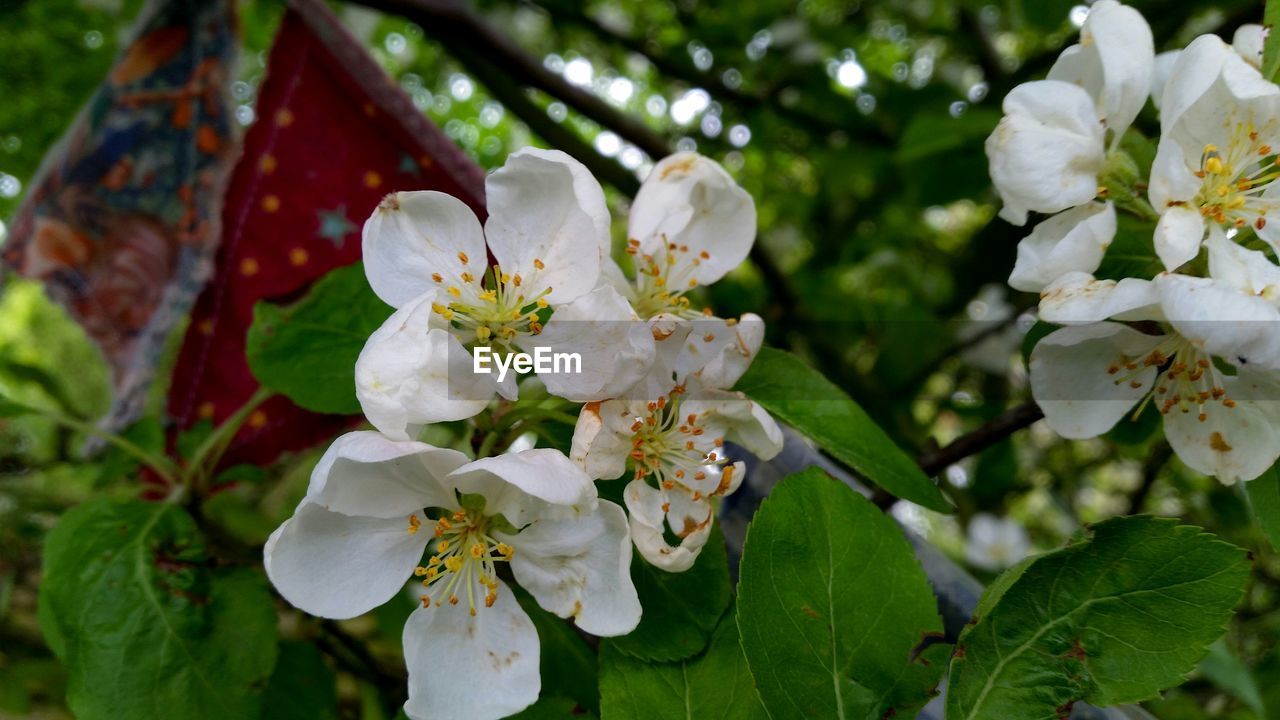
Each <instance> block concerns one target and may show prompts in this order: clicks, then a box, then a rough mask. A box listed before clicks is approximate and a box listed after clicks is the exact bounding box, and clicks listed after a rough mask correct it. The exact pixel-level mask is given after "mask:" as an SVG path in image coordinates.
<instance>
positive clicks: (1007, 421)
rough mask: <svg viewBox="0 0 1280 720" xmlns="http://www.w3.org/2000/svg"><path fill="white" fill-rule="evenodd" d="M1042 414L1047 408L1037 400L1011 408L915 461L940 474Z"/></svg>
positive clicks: (923, 467)
mask: <svg viewBox="0 0 1280 720" xmlns="http://www.w3.org/2000/svg"><path fill="white" fill-rule="evenodd" d="M1042 417H1044V412H1043V411H1042V410H1041V409H1040V407H1039V406H1038V405H1036V404H1035V403H1034V402H1027V403H1024V404H1022V405H1019V406H1017V407H1015V408H1010V409H1009V410H1006V411H1005V412H1004V413H1003V414H1002V415H1000V416H999V417H997V418H995V419H994V420H992V421H990V422H988V423H987V424H985V425H983V426H982V427H980V428H978V429H977V430H974V431H973V432H970V433H968V434H966V435H961V436H960V437H958V438H956V440H955V441H954V442H952V443H949V444H948V445H945V446H943V447H941V448H938V449H936V450H926V451H925V452H922V453H920V455H919V457H917V458H916V463H917V464H918V465H919V466H920V468H921V469H922V470H924V472H925V474H926V475H930V476H933V475H937V474H938V473H940V472H942V471H943V470H945V469H947V467H949V466H951V465H954V464H955V463H957V462H959V461H961V460H963V459H965V458H967V457H969V456H970V455H977V454H978V453H980V452H982V451H983V450H986V449H987V448H989V447H991V446H992V445H995V444H996V443H998V442H1000V441H1001V440H1003V439H1005V438H1007V437H1009V436H1010V435H1012V434H1013V433H1015V432H1017V431H1019V430H1021V429H1023V428H1025V427H1029V426H1030V425H1031V424H1032V423H1034V422H1035V421H1037V420H1039V419H1040V418H1042Z"/></svg>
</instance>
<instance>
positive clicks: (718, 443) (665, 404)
mask: <svg viewBox="0 0 1280 720" xmlns="http://www.w3.org/2000/svg"><path fill="white" fill-rule="evenodd" d="M654 327H655V329H656V330H657V333H656V337H660V338H661V339H660V340H659V342H658V345H659V351H658V359H657V360H656V361H655V369H654V371H653V372H652V373H651V375H650V377H649V378H647V379H646V381H645V382H643V383H641V384H640V385H638V386H637V387H636V388H634V389H633V391H632V393H630V394H629V396H630V397H631V398H637V399H615V400H609V401H607V402H602V403H590V404H588V405H586V406H585V407H583V409H582V413H581V414H580V415H579V416H578V424H577V427H576V428H575V429H574V434H573V449H572V451H571V453H570V454H571V456H572V457H573V459H574V460H575V461H577V462H579V463H581V464H582V466H583V467H584V468H585V469H586V471H587V474H588V475H589V476H591V477H593V478H597V479H613V478H617V477H619V476H621V475H622V474H623V473H625V472H627V470H628V468H629V469H630V477H631V482H630V483H629V484H628V485H627V488H626V491H625V495H624V498H625V501H626V504H627V509H628V510H629V511H630V517H631V536H632V539H633V540H634V541H635V544H636V548H637V549H639V550H640V554H641V555H643V556H644V557H645V559H646V560H648V561H649V562H650V563H652V564H653V565H655V566H657V567H660V568H663V569H665V570H668V571H671V572H680V571H684V570H687V569H689V567H690V566H692V565H693V562H694V561H695V560H696V559H697V557H698V554H699V552H701V550H702V547H703V546H704V545H705V544H706V542H707V538H708V537H709V535H710V533H711V526H712V522H713V520H714V518H715V507H714V506H713V505H712V502H711V501H712V499H713V498H718V497H723V496H726V495H729V494H731V493H732V492H734V491H735V490H737V488H738V486H739V484H740V483H741V482H742V477H743V472H744V465H743V463H742V462H733V463H731V462H730V460H729V458H728V456H727V455H726V451H725V448H724V443H725V441H726V440H728V441H730V442H734V443H737V444H739V445H741V446H742V447H744V448H746V449H747V450H748V451H749V452H751V453H752V454H754V455H756V456H757V457H759V458H761V459H764V460H767V459H769V458H772V457H773V456H774V455H777V454H778V452H779V451H781V449H782V433H781V431H780V429H779V428H778V426H777V424H776V423H775V422H774V421H773V418H771V417H770V416H769V414H768V413H767V412H765V410H764V409H763V408H761V407H760V406H759V405H757V404H755V403H754V402H752V401H751V400H749V399H748V398H747V397H746V396H745V395H743V394H741V393H737V392H733V391H730V390H728V389H727V388H730V387H733V385H734V383H736V382H737V381H738V378H740V377H741V376H742V374H743V373H744V372H745V371H746V369H747V367H748V366H749V365H750V364H751V361H752V359H754V358H755V355H756V352H758V351H759V349H760V344H761V341H762V340H763V337H764V323H763V322H762V321H761V320H760V318H758V317H756V316H754V315H746V316H744V317H743V318H742V321H741V322H734V321H732V320H718V319H708V320H695V321H693V322H691V323H686V322H680V321H678V320H677V319H675V318H670V317H668V318H667V319H665V320H662V319H660V320H659V321H657V322H656V323H655V325H654ZM659 388H660V389H659ZM637 393H641V394H637ZM665 529H670V531H671V533H673V534H674V535H675V536H676V537H678V538H680V543H679V545H677V546H674V547H672V546H671V545H669V544H668V543H667V541H666V539H665V537H664V531H665Z"/></svg>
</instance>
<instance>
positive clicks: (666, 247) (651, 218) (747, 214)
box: [602, 152, 756, 320]
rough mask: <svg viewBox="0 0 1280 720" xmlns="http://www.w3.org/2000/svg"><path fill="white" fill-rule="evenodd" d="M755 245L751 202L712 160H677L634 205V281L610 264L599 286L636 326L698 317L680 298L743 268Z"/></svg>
mask: <svg viewBox="0 0 1280 720" xmlns="http://www.w3.org/2000/svg"><path fill="white" fill-rule="evenodd" d="M755 237H756V206H755V202H754V201H753V200H752V199H751V196H750V195H749V194H747V192H746V191H745V190H743V189H742V188H741V187H739V186H738V184H737V183H736V182H734V180H733V178H732V177H730V176H729V173H727V172H725V170H724V168H722V167H720V165H719V164H717V163H716V162H715V161H714V160H711V159H709V158H706V157H703V156H702V155H698V154H697V153H691V152H683V153H676V154H675V155H671V156H669V157H666V158H663V159H662V160H661V161H659V162H658V164H657V165H654V167H653V170H652V172H650V173H649V176H648V177H647V178H645V181H644V183H643V184H642V185H641V186H640V192H638V193H636V199H635V202H633V203H632V205H631V216H630V219H629V224H628V227H627V238H628V240H627V254H629V255H631V256H632V257H633V258H634V260H635V270H636V278H635V280H634V281H628V280H627V279H626V278H625V277H624V276H623V274H622V271H621V270H620V269H619V268H618V266H617V265H616V264H615V263H614V262H613V261H612V260H610V259H607V258H606V260H605V267H604V269H603V272H602V274H603V275H604V277H603V278H602V279H603V280H604V281H605V282H607V283H609V284H610V285H611V286H612V287H614V288H615V289H617V290H618V291H619V292H620V293H622V294H623V296H625V297H626V298H627V299H628V300H630V301H631V304H632V306H633V307H634V308H635V310H636V312H637V313H638V314H639V316H640V318H641V319H644V320H649V319H651V318H654V317H657V316H659V315H675V316H678V317H683V318H691V317H696V316H699V315H700V314H701V313H700V311H698V310H694V309H693V308H692V307H691V306H690V302H689V299H688V298H687V297H685V294H686V293H688V292H689V291H690V290H693V289H694V288H697V287H699V286H706V285H710V284H711V283H714V282H715V281H717V280H719V279H720V278H722V277H724V276H725V274H726V273H728V272H729V271H730V270H733V269H734V268H736V267H738V266H739V265H741V264H742V262H743V261H744V260H746V258H747V254H748V253H750V251H751V245H752V243H754V242H755Z"/></svg>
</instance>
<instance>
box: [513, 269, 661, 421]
mask: <svg viewBox="0 0 1280 720" xmlns="http://www.w3.org/2000/svg"><path fill="white" fill-rule="evenodd" d="M529 344H530V345H536V346H540V347H545V348H548V349H549V351H550V352H562V353H577V354H578V356H579V357H580V358H581V367H580V372H561V373H554V372H553V373H539V374H538V377H540V378H542V382H543V383H545V384H546V386H547V390H548V391H549V392H550V393H551V394H552V395H556V396H559V397H562V398H565V399H567V400H572V401H574V402H592V401H596V400H605V399H607V398H612V397H618V396H620V395H622V394H623V393H624V392H626V391H627V389H629V388H630V387H631V386H632V385H635V384H636V382H638V381H639V380H640V379H641V378H643V377H644V376H645V374H646V373H648V372H649V367H650V366H651V365H652V364H653V355H654V341H653V335H652V334H650V332H649V327H648V325H647V324H646V323H644V322H642V321H641V320H640V319H639V318H638V317H636V314H635V311H633V310H632V309H631V306H630V305H629V304H628V303H627V301H626V299H624V298H623V297H622V296H621V295H619V294H618V292H617V291H616V290H614V289H613V288H611V287H607V286H604V287H598V288H596V289H595V290H592V291H591V292H589V293H587V294H586V295H583V296H582V297H580V298H578V299H576V300H574V301H573V302H571V303H569V304H567V305H561V306H560V307H558V308H556V311H555V312H554V313H552V315H551V320H549V321H548V322H547V325H546V327H545V328H543V330H542V332H541V333H540V334H538V335H535V336H532V337H531V338H530V342H529ZM526 349H528V348H526Z"/></svg>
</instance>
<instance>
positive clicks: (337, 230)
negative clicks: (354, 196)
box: [316, 205, 357, 248]
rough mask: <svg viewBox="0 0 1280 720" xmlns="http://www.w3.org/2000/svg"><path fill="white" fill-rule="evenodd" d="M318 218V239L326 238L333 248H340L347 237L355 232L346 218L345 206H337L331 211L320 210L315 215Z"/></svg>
mask: <svg viewBox="0 0 1280 720" xmlns="http://www.w3.org/2000/svg"><path fill="white" fill-rule="evenodd" d="M316 214H317V215H318V216H319V217H320V232H319V233H318V234H319V235H320V237H322V238H326V239H327V240H329V242H332V243H333V246H334V247H339V248H340V247H342V246H343V245H344V244H345V243H346V241H347V235H349V234H350V233H353V232H355V231H356V229H357V227H356V225H355V224H354V223H352V222H351V220H350V219H349V218H348V217H347V206H346V205H339V206H338V207H336V208H334V209H333V210H320V211H319V212H317V213H316Z"/></svg>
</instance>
